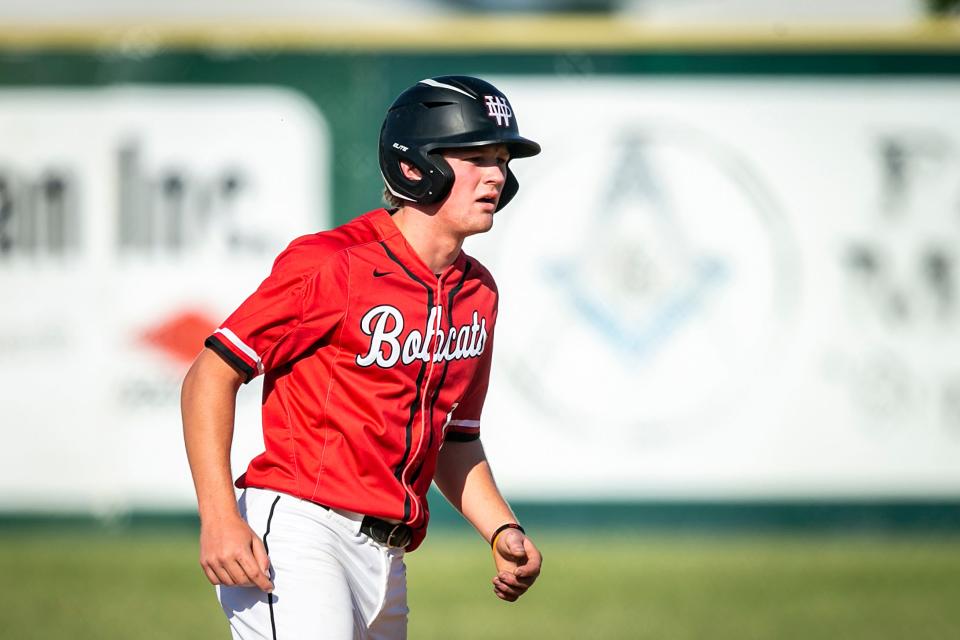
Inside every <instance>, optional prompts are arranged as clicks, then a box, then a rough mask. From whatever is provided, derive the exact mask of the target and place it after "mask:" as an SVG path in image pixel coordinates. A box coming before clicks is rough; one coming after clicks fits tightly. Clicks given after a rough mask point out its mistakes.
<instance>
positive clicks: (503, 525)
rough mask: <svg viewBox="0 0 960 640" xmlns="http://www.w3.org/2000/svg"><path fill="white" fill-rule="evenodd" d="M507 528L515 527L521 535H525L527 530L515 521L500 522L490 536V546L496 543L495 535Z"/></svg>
mask: <svg viewBox="0 0 960 640" xmlns="http://www.w3.org/2000/svg"><path fill="white" fill-rule="evenodd" d="M507 529H516V530H517V531H519V532H520V533H522V534H523V535H527V532H526V531H524V530H523V527H521V526H520V525H518V524H517V523H516V522H508V523H507V524H502V525H500V526H499V527H497V530H496V531H494V532H493V536H492V537H491V538H490V547H491V548H492V547H493V545H495V544H496V543H497V536H498V535H500V534H501V533H503V532H504V531H506V530H507Z"/></svg>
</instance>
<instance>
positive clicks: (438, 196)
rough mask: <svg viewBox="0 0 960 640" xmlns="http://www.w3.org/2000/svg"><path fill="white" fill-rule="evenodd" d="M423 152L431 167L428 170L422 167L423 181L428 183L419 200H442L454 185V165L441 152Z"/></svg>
mask: <svg viewBox="0 0 960 640" xmlns="http://www.w3.org/2000/svg"><path fill="white" fill-rule="evenodd" d="M421 153H422V155H423V156H424V158H425V159H426V161H427V162H426V165H427V167H429V168H428V169H427V171H423V169H421V171H422V172H423V180H422V182H425V183H427V186H426V191H425V193H424V195H423V197H422V198H421V199H420V200H419V202H422V203H423V204H433V203H434V202H440V201H441V200H443V199H444V198H446V197H447V194H448V193H450V189H451V187H453V179H454V174H453V167H451V166H450V163H449V162H447V161H446V160H444V158H443V156H442V155H440V154H439V153H430V152H427V153H423V152H421ZM418 168H419V167H418Z"/></svg>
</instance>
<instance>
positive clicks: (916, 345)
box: [467, 76, 960, 499]
mask: <svg viewBox="0 0 960 640" xmlns="http://www.w3.org/2000/svg"><path fill="white" fill-rule="evenodd" d="M495 83H496V84H497V85H498V86H500V87H501V88H502V89H503V90H504V91H505V92H506V93H507V95H508V96H510V99H511V102H512V103H513V107H514V109H515V110H516V115H517V117H518V120H519V123H520V128H521V131H522V132H523V133H524V135H526V136H528V137H530V138H532V139H534V140H537V141H538V142H540V143H541V144H542V145H543V150H544V151H543V154H542V155H541V156H538V157H537V158H534V159H531V160H522V161H518V162H516V163H514V165H512V166H513V168H514V171H515V172H516V173H517V174H518V177H519V180H520V183H521V189H520V192H519V195H518V196H517V198H516V199H515V200H514V202H513V203H511V204H510V205H509V207H508V208H506V209H505V210H504V211H503V212H502V213H500V214H498V217H497V222H496V224H495V225H494V229H493V231H492V232H491V233H489V234H487V235H485V236H483V237H478V238H471V239H470V240H469V241H468V245H467V249H468V251H470V252H472V253H473V254H474V255H477V256H478V257H479V258H480V259H481V260H483V261H484V262H485V263H486V264H487V266H489V267H490V268H491V270H492V272H493V273H494V275H495V276H496V278H497V281H498V284H499V287H500V291H501V304H500V316H499V320H498V326H497V335H496V342H495V343H496V353H495V358H494V372H493V383H492V386H491V391H490V396H489V398H488V404H487V407H486V409H485V412H484V419H483V423H484V436H483V438H484V442H485V444H486V447H487V451H488V454H489V455H490V457H491V459H492V461H493V464H494V468H495V469H496V471H497V476H498V480H499V482H500V484H501V485H502V486H503V487H504V488H505V489H506V490H507V491H508V492H509V493H510V494H511V495H514V496H525V497H532V498H541V497H596V496H604V497H641V498H642V497H653V498H687V497H695V498H707V499H709V498H714V497H717V498H753V497H760V498H792V497H802V498H831V497H864V496H866V497H870V496H876V497H900V496H906V497H909V496H917V495H921V496H944V495H950V496H956V495H960V331H958V326H960V323H958V321H960V119H958V118H957V113H960V83H957V82H956V81H947V80H943V81H938V80H914V79H892V78H890V79H886V78H885V79H878V80H852V79H837V80H833V79H790V80H783V81H778V80H770V79H732V80H705V79H678V80H667V79H637V78H623V77H616V78H614V77H608V78H605V77H597V76H575V77H568V78H549V79H539V80H530V79H523V80H522V81H519V80H517V79H516V78H503V79H498V80H495Z"/></svg>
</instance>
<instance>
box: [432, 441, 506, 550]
mask: <svg viewBox="0 0 960 640" xmlns="http://www.w3.org/2000/svg"><path fill="white" fill-rule="evenodd" d="M434 482H436V484H437V487H438V488H439V489H440V491H441V492H442V493H443V495H444V496H445V497H446V498H447V500H449V501H450V503H451V504H452V505H453V506H454V507H455V508H456V509H457V510H458V511H460V513H462V514H463V516H464V518H466V519H467V521H468V522H470V524H472V525H473V527H474V528H475V529H476V530H477V531H478V532H479V533H480V535H481V536H483V538H484V539H485V540H489V539H490V537H491V536H492V535H493V532H494V531H495V530H496V529H497V527H499V526H500V525H502V524H504V523H506V522H517V518H516V516H515V515H514V514H513V511H512V510H511V509H510V505H508V504H507V501H506V500H504V498H503V495H502V494H501V493H500V490H499V489H498V488H497V484H496V482H495V481H494V478H493V472H492V471H491V470H490V465H489V463H488V462H487V457H486V454H485V453H484V451H483V445H482V444H481V443H480V441H479V440H475V441H473V442H450V443H447V444H445V445H444V447H443V449H442V450H441V451H440V457H439V459H438V461H437V472H436V475H435V476H434Z"/></svg>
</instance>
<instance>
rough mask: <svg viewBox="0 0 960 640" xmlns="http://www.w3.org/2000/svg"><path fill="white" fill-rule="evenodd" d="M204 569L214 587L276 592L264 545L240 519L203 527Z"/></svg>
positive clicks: (201, 559)
mask: <svg viewBox="0 0 960 640" xmlns="http://www.w3.org/2000/svg"><path fill="white" fill-rule="evenodd" d="M200 566H201V567H203V572H204V573H205V574H207V580H209V581H210V584H214V585H217V584H220V585H225V586H230V587H252V586H256V587H258V588H259V589H260V590H262V591H266V592H267V593H272V592H273V583H272V582H271V581H270V576H269V573H268V572H269V571H270V558H268V557H267V550H266V548H264V546H263V541H262V540H260V538H259V536H257V534H256V533H254V532H253V529H251V528H250V525H248V524H247V523H246V522H245V521H244V520H243V519H242V518H241V517H239V516H235V517H233V518H229V519H227V520H225V521H217V522H212V523H204V524H201V526H200Z"/></svg>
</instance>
